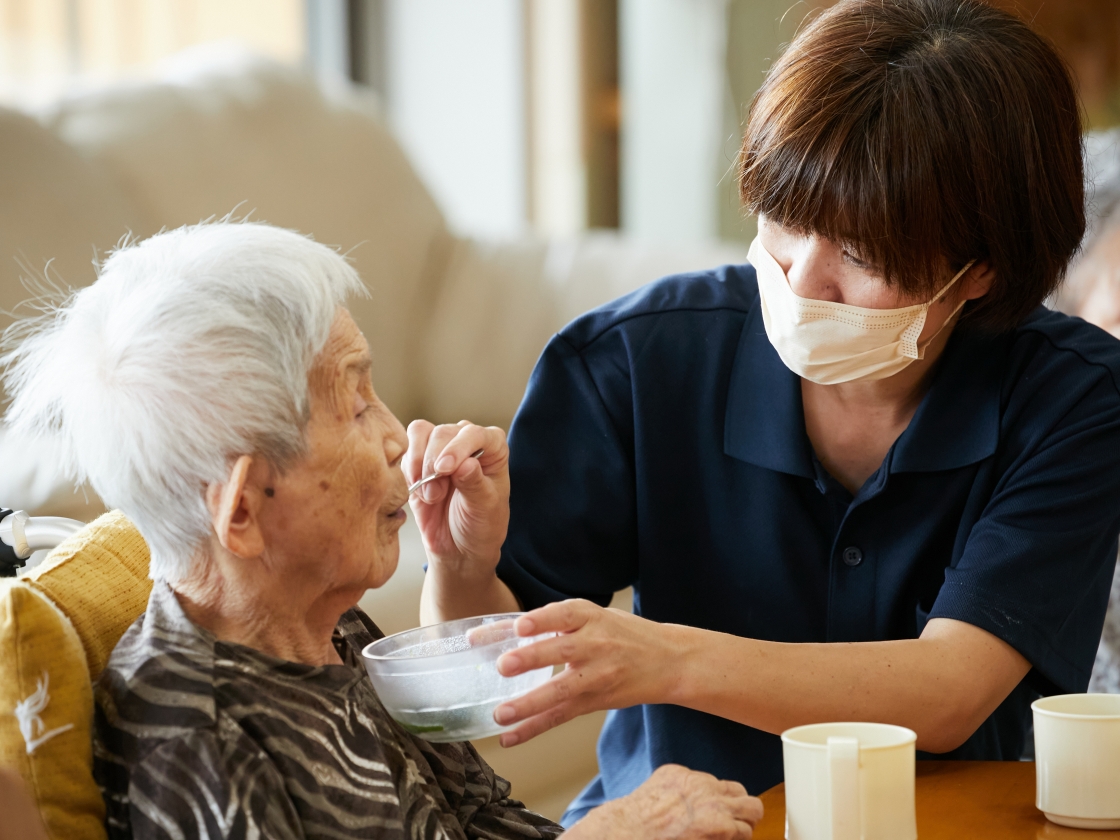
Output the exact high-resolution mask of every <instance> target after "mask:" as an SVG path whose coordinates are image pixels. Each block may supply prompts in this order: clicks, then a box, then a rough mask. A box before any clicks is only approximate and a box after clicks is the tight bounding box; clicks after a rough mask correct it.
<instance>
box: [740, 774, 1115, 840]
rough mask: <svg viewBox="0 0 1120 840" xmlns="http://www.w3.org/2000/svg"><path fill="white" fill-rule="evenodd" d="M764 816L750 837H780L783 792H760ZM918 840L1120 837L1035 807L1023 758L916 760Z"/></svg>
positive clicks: (1031, 777)
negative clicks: (1066, 823)
mask: <svg viewBox="0 0 1120 840" xmlns="http://www.w3.org/2000/svg"><path fill="white" fill-rule="evenodd" d="M761 798H762V802H763V804H764V805H765V806H766V816H764V817H763V818H762V822H761V823H759V824H758V827H757V828H756V829H755V833H754V838H755V840H782V838H784V837H785V821H786V792H785V786H784V785H778V786H777V787H774V788H771V789H770V790H768V791H766V793H764V794H762V797H761ZM915 799H916V802H915V804H916V806H917V812H918V838H919V840H972V838H983V840H1003V839H1004V838H1015V840H1019V838H1030V840H1036V838H1037V840H1074V838H1076V840H1120V831H1079V830H1077V829H1074V828H1064V827H1062V826H1060V825H1055V824H1054V823H1052V822H1050V821H1049V820H1047V819H1046V817H1044V816H1043V815H1042V812H1041V811H1039V810H1038V809H1037V808H1035V807H1034V764H1033V763H1031V762H1027V761H919V762H918V778H917V784H916V788H915Z"/></svg>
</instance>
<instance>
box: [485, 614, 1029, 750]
mask: <svg viewBox="0 0 1120 840" xmlns="http://www.w3.org/2000/svg"><path fill="white" fill-rule="evenodd" d="M546 631H556V632H560V633H563V634H565V635H562V636H559V637H557V638H555V639H551V640H548V641H545V642H540V643H538V644H535V645H532V646H531V647H527V648H522V649H520V650H518V651H515V652H512V653H507V654H506V655H505V656H503V657H502V659H501V660H499V668H500V669H501V671H502V673H504V674H506V675H507V676H510V675H513V674H516V673H520V672H522V671H527V670H531V669H533V668H538V667H541V666H542V665H545V664H562V663H568V667H567V669H566V670H565V671H564V673H563V674H561V675H559V676H558V677H556V678H554V679H553V680H552V681H551V682H549V683H547V684H546V685H545V686H543V687H541V688H539V689H537V690H536V691H533V692H531V693H530V694H527V695H525V696H524V697H521V698H519V699H517V700H514V701H512V702H510V703H506V704H504V705H502V706H500V707H498V709H497V711H496V713H495V717H496V718H497V719H498V720H499V721H500V722H503V723H506V722H513V721H517V720H521V721H523V723H522V724H521V725H520V726H519V727H518V728H517V729H515V730H513V731H512V732H508V733H506V734H505V735H503V736H502V743H503V745H505V746H511V745H513V744H515V743H520V742H521V741H524V740H526V739H528V738H531V737H533V736H535V735H537V734H539V733H541V732H543V731H545V730H547V729H550V728H552V727H553V726H557V725H558V724H560V723H563V722H564V721H566V720H569V719H570V718H573V717H576V716H578V715H581V714H584V713H585V712H589V711H592V710H594V709H605V708H623V707H626V706H632V705H636V704H639V703H673V704H676V705H680V706H686V707H688V708H691V709H697V710H699V711H703V712H708V713H711V714H714V715H719V716H720V717H725V718H729V719H731V720H735V721H738V722H740V723H744V724H747V725H748V726H753V727H755V728H757V729H762V730H764V731H767V732H773V733H780V732H782V731H783V730H785V729H788V728H789V727H791V726H798V725H801V724H807V723H816V722H824V721H833V720H874V721H880V722H883V723H894V724H898V725H901V726H906V727H909V728H910V729H913V730H914V731H915V732H916V733H917V735H918V748H919V749H922V750H928V751H930V752H946V751H948V750H951V749H953V748H955V747H957V746H959V745H960V744H961V743H963V742H964V741H965V740H966V739H967V738H968V737H969V736H970V735H971V734H972V733H973V732H974V731H975V730H976V729H977V727H979V726H980V724H981V723H983V722H984V720H985V719H986V718H987V717H988V715H990V714H991V713H992V712H993V711H994V710H995V708H996V707H997V706H998V705H999V704H1000V703H1001V702H1002V701H1003V699H1004V698H1005V697H1006V696H1007V695H1008V694H1009V693H1010V692H1011V690H1012V689H1013V688H1014V687H1015V686H1016V685H1017V684H1018V683H1019V681H1020V680H1021V679H1022V678H1023V677H1024V676H1025V675H1026V673H1027V671H1028V670H1030V665H1029V663H1028V662H1027V660H1026V659H1024V658H1023V657H1022V656H1021V655H1020V654H1019V653H1018V652H1016V651H1015V649H1014V648H1012V647H1011V646H1010V645H1008V644H1007V643H1006V642H1003V641H1001V640H1000V639H998V638H996V637H995V636H993V635H992V634H990V633H988V632H987V631H985V630H981V629H980V628H978V627H974V626H972V625H970V624H966V623H964V622H961V621H954V620H951V619H933V620H931V621H930V622H929V624H928V625H926V628H925V631H924V632H923V633H922V635H921V637H920V638H918V639H906V640H900V641H888V642H858V643H850V644H841V643H834V644H782V643H776V642H763V641H758V640H755V639H744V638H739V637H737V636H731V635H727V634H724V633H716V632H712V631H710V630H700V629H697V628H693V627H684V626H680V625H671V624H657V623H655V622H652V621H647V620H645V619H642V618H639V617H636V616H633V615H630V614H628V613H622V612H619V611H617V610H604V609H602V608H600V607H596V606H595V605H593V604H590V603H588V602H586V601H564V602H561V603H557V604H550V605H549V606H547V607H543V608H542V609H539V610H535V611H534V612H531V613H529V614H528V615H526V616H525V617H523V618H521V619H520V620H519V626H518V632H519V633H522V634H523V635H527V634H528V633H540V632H546ZM503 713H507V714H508V718H507V717H504V716H503Z"/></svg>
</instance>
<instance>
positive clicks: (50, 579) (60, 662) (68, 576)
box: [0, 511, 152, 840]
mask: <svg viewBox="0 0 1120 840" xmlns="http://www.w3.org/2000/svg"><path fill="white" fill-rule="evenodd" d="M0 583H2V584H3V585H2V586H0V765H9V766H14V767H16V768H17V769H18V770H19V772H20V773H21V774H22V775H23V777H24V778H25V779H26V780H27V782H28V784H29V785H30V786H31V790H32V793H33V795H34V796H35V798H36V801H37V802H38V804H39V811H40V813H41V814H42V816H43V821H44V823H46V826H47V830H48V832H49V834H50V836H51V837H52V838H57V840H62V838H65V840H103V838H104V837H105V828H104V825H103V822H104V818H105V806H104V803H103V801H102V799H101V792H100V790H98V787H97V784H96V783H95V782H94V780H93V751H92V741H91V731H90V730H91V725H92V719H93V691H92V682H93V680H96V679H97V677H98V676H99V675H100V674H101V672H102V670H104V668H105V664H106V663H107V662H108V661H109V654H110V653H112V652H113V648H114V647H115V646H116V644H117V642H118V641H119V640H120V638H121V636H122V635H124V631H125V630H127V629H128V627H129V625H130V624H132V623H133V622H134V621H135V620H136V619H137V617H138V616H139V615H140V614H141V613H142V612H143V611H144V609H145V607H146V606H147V603H148V594H149V593H150V592H151V589H152V582H151V580H149V579H148V546H147V544H146V543H145V542H144V538H143V537H141V536H140V532H139V531H137V530H136V527H135V526H134V525H133V524H132V522H130V521H129V519H128V518H127V517H126V516H124V514H122V513H121V512H120V511H111V512H110V513H106V514H105V515H103V516H101V517H100V518H98V519H96V520H95V521H94V522H91V523H90V524H89V525H87V526H86V527H85V528H83V529H82V530H81V531H79V532H78V533H77V534H75V535H74V536H72V537H70V539H68V540H66V542H64V543H62V544H61V545H60V546H58V548H56V549H55V550H54V551H52V552H51V553H50V555H49V556H48V557H47V559H46V560H45V561H43V563H41V564H40V565H39V566H37V567H36V568H35V569H33V570H32V571H31V572H29V573H28V574H27V575H26V576H24V577H22V578H19V579H17V580H7V581H2V582H0ZM17 704H22V705H20V706H19V714H18V716H17V715H16V714H14V712H16V709H17ZM40 707H42V708H40ZM21 721H22V729H21ZM55 730H59V731H58V732H55ZM28 738H30V749H31V751H30V752H29V751H28V750H29V743H28V740H27V739H28Z"/></svg>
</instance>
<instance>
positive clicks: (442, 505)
mask: <svg viewBox="0 0 1120 840" xmlns="http://www.w3.org/2000/svg"><path fill="white" fill-rule="evenodd" d="M480 449H481V450H482V452H483V454H482V455H481V456H480V457H479V458H477V459H475V458H472V457H471V455H472V454H473V453H475V452H477V451H478V450H480ZM402 467H403V469H404V474H405V478H406V479H407V480H408V483H409V484H410V485H411V484H413V483H414V482H416V481H419V480H420V478H422V477H426V476H430V475H435V474H438V475H441V476H443V478H440V479H437V480H436V481H433V482H431V483H429V484H426V485H425V486H424V487H422V488H421V489H420V490H418V491H417V492H416V493H414V494H413V495H412V497H411V499H410V500H409V503H410V506H411V507H412V513H413V515H414V516H415V517H416V522H417V524H418V525H419V526H420V534H421V536H422V537H423V540H424V551H425V553H426V554H427V556H428V573H427V575H425V577H424V589H423V592H422V594H421V596H420V623H421V624H435V623H438V622H440V621H451V620H452V619H456V618H465V617H467V616H472V615H486V614H489V613H503V612H519V611H520V610H521V605H520V604H519V603H518V601H517V598H516V597H514V594H513V592H511V591H510V589H509V587H508V586H506V585H505V584H504V583H502V581H501V580H499V579H498V576H497V575H496V574H495V572H494V569H495V567H496V566H497V565H498V559H499V558H500V556H501V549H502V543H503V542H504V541H505V538H506V529H507V528H508V526H509V447H508V446H507V445H506V435H505V432H503V431H502V430H501V429H499V428H497V427H493V426H491V427H488V428H483V427H482V426H475V425H473V424H471V423H468V422H466V421H465V420H464V421H462V422H461V423H458V424H456V425H454V426H450V425H444V426H434V425H432V424H431V423H429V422H428V421H427V420H415V421H413V422H412V423H410V424H409V426H408V453H407V454H406V455H405V459H404V463H403V465H402Z"/></svg>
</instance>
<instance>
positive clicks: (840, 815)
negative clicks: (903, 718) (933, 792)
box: [782, 723, 918, 840]
mask: <svg viewBox="0 0 1120 840" xmlns="http://www.w3.org/2000/svg"><path fill="white" fill-rule="evenodd" d="M917 737H918V736H917V735H915V734H914V733H913V732H912V731H911V730H909V729H906V728H905V727H902V726H890V725H888V724H884V723H817V724H812V725H809V726H798V727H795V728H793V729H787V730H786V731H785V732H783V733H782V759H783V761H784V763H785V775H786V838H787V840H914V838H916V837H917V836H918V828H917V824H916V822H915V819H914V742H915V741H916V740H917Z"/></svg>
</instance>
